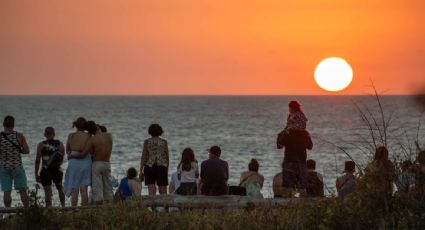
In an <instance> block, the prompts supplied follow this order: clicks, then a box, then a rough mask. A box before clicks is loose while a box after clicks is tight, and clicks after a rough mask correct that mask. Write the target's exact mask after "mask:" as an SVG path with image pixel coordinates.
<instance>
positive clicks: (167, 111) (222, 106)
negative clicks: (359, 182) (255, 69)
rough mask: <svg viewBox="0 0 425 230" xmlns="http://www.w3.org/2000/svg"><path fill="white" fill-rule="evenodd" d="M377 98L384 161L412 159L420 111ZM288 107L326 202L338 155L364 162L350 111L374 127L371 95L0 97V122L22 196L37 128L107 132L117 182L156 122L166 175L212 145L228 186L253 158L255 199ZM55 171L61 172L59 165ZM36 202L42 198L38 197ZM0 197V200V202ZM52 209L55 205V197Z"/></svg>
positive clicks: (365, 133)
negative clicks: (309, 139) (257, 177)
mask: <svg viewBox="0 0 425 230" xmlns="http://www.w3.org/2000/svg"><path fill="white" fill-rule="evenodd" d="M381 99H382V104H383V108H384V114H385V116H386V117H387V118H390V117H391V118H392V119H391V123H390V126H389V127H388V145H389V146H390V151H391V153H390V154H391V156H392V157H393V158H400V157H414V151H415V150H414V144H413V141H414V140H415V139H416V138H417V136H418V139H419V140H421V141H422V144H423V143H424V142H425V138H424V136H425V132H424V129H422V128H419V129H418V125H419V124H420V122H419V121H420V120H421V114H422V113H421V109H420V108H419V107H417V106H416V105H415V104H414V100H413V98H412V97H410V96H383V97H382V98H381ZM290 100H298V101H299V102H300V103H301V104H302V107H303V109H304V112H305V114H306V115H307V117H308V119H309V121H308V125H307V129H308V131H309V132H310V133H311V134H312V136H313V142H314V147H313V150H311V151H309V152H308V158H310V159H314V160H316V167H317V171H318V172H320V173H322V174H323V176H324V180H325V184H326V189H325V190H326V194H327V195H332V194H334V192H335V179H336V177H337V176H338V175H340V174H341V172H342V170H343V165H344V161H345V160H349V157H348V156H347V154H346V153H348V154H349V155H350V156H352V157H353V158H354V159H355V160H356V161H357V162H358V163H359V164H360V165H361V167H364V166H365V164H366V163H367V161H368V160H369V159H370V157H371V156H372V155H371V154H372V151H371V150H370V147H369V145H368V142H369V141H370V140H371V139H372V138H371V137H370V135H369V130H368V129H367V128H366V129H365V125H364V124H365V123H364V121H363V120H362V117H361V116H360V113H359V112H358V110H357V109H356V105H360V106H367V107H368V108H369V109H370V110H371V111H370V112H371V113H372V114H375V115H376V117H377V118H379V119H377V120H376V122H377V123H378V124H382V121H381V119H380V117H379V110H378V106H377V103H376V100H375V99H374V98H373V97H371V96H1V97H0V117H1V119H3V117H4V116H6V115H12V116H14V117H15V119H16V128H15V129H16V130H17V131H19V132H22V133H23V134H24V135H25V137H26V139H27V142H28V144H29V146H30V150H31V152H30V154H29V155H23V156H22V159H23V164H24V168H25V170H26V173H27V178H28V185H29V187H30V189H34V187H35V184H36V182H35V178H34V161H35V153H36V147H37V144H38V143H39V142H40V141H42V140H43V132H44V128H45V127H47V126H53V127H54V128H55V129H56V138H57V139H59V140H61V141H63V142H64V143H65V142H66V138H67V136H68V134H69V133H71V132H73V131H74V130H73V129H72V128H71V125H72V122H73V121H74V120H75V119H76V118H77V117H79V116H82V117H85V118H86V119H88V120H94V121H95V122H96V123H99V124H102V125H105V126H106V127H107V128H108V131H109V132H110V133H112V135H113V139H114V147H113V153H112V158H111V165H112V175H113V176H115V177H116V178H118V179H120V178H122V177H124V176H125V172H126V170H127V169H128V168H129V167H135V168H136V169H138V168H139V163H140V156H141V151H142V144H143V140H144V139H146V138H148V137H149V135H148V132H147V129H148V127H149V125H150V124H152V123H158V124H160V125H161V126H162V127H163V129H164V131H165V132H164V134H163V137H164V138H166V139H167V140H168V142H169V148H170V167H169V173H170V174H171V173H172V172H173V171H175V170H176V166H177V164H178V162H179V160H180V155H181V152H182V150H183V149H184V148H185V147H191V148H192V149H194V151H195V154H196V158H197V160H198V161H199V162H201V161H203V160H205V159H207V157H208V154H207V149H208V148H209V147H210V146H212V145H219V146H221V148H222V159H224V160H226V161H228V163H229V166H230V180H229V184H230V185H237V184H239V177H240V174H241V173H242V172H243V171H245V170H247V169H248V162H249V161H250V159H251V158H256V159H257V160H258V161H259V163H260V170H259V171H260V173H261V174H263V175H264V177H265V184H264V188H263V190H262V192H263V194H264V196H265V197H272V185H271V182H272V179H273V176H274V175H275V174H276V173H278V172H279V171H280V170H281V161H282V158H283V151H282V150H278V149H276V135H277V133H279V131H281V130H282V129H283V128H284V126H285V122H286V116H287V113H288V108H287V104H288V102H289V101H290ZM422 122H423V119H422ZM376 132H377V131H376V130H375V133H376ZM377 142H380V141H379V140H378V141H377ZM368 147H369V148H368ZM409 148H411V149H409ZM368 149H369V150H370V151H369V150H368ZM344 152H346V153H344ZM62 168H63V170H64V171H65V170H66V168H67V162H66V160H65V162H64V164H63V166H62ZM142 191H143V194H147V187H146V186H144V185H143V189H142ZM40 195H41V196H44V194H43V192H42V191H41V194H40ZM2 197H3V194H2V193H1V194H0V200H2V199H3V198H2ZM18 197H19V196H18V194H17V193H16V192H13V200H14V201H13V204H12V205H17V204H18V203H20V202H19V198H18ZM54 202H55V204H58V198H57V195H56V193H54ZM67 202H68V204H69V201H67ZM0 206H3V204H1V205H0Z"/></svg>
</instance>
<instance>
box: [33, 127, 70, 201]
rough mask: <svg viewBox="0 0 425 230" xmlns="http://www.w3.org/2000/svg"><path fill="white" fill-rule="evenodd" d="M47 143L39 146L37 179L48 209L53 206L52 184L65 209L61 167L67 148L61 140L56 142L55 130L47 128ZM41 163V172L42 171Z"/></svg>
mask: <svg viewBox="0 0 425 230" xmlns="http://www.w3.org/2000/svg"><path fill="white" fill-rule="evenodd" d="M44 136H45V137H46V140H45V141H42V142H40V143H39V144H38V146H37V156H36V158H35V179H36V181H37V182H39V183H41V185H42V186H43V189H44V196H45V197H44V200H45V203H46V207H51V206H52V182H53V183H54V184H55V187H56V189H57V191H58V195H59V200H60V203H61V206H62V207H65V193H64V191H63V186H62V178H63V172H62V169H61V165H62V162H63V158H64V155H65V147H64V145H63V143H62V142H61V141H59V140H55V139H54V138H55V129H54V128H53V127H47V128H46V129H45V130H44ZM40 162H41V171H40Z"/></svg>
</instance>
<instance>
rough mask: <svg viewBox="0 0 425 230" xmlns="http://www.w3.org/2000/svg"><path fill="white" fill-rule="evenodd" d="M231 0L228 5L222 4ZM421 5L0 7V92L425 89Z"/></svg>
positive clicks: (100, 0)
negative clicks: (338, 83) (329, 72)
mask: <svg viewBox="0 0 425 230" xmlns="http://www.w3.org/2000/svg"><path fill="white" fill-rule="evenodd" d="M230 2H231V3H230ZM424 22H425V1H423V0H393V1H392V0H386V1H383V0H380V1H378V0H344V1H341V0H322V1H320V0H292V1H287V0H286V1H285V0H258V1H247V0H233V1H228V0H211V1H201V0H174V1H172V0H149V1H146V0H139V1H129V0H123V1H115V0H114V1H109V0H108V1H107V0H96V1H94V0H90V1H87V0H72V1H65V0H61V1H56V0H51V1H42V0H38V1H37V0H28V1H23V0H21V1H16V0H1V1H0V94H327V93H326V92H325V91H323V90H321V89H320V88H319V87H318V86H317V85H316V83H315V82H314V78H313V71H314V68H315V66H316V65H317V64H318V62H319V61H320V60H321V59H323V58H325V57H328V56H340V57H343V58H345V59H346V60H347V61H348V62H349V63H350V64H351V65H352V67H353V70H354V81H353V83H352V84H351V85H350V86H349V87H348V88H347V89H346V90H344V91H342V92H341V93H340V94H363V93H369V92H370V88H369V87H368V86H369V85H370V79H373V80H374V82H375V84H376V85H377V87H378V88H379V89H380V90H381V91H385V92H386V93H388V94H408V93H412V92H413V89H414V88H415V87H416V86H418V85H419V84H422V85H425V76H424V75H425V24H424Z"/></svg>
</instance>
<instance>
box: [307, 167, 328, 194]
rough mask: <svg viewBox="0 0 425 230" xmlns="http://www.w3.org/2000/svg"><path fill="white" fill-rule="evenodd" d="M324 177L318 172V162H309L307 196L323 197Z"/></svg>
mask: <svg viewBox="0 0 425 230" xmlns="http://www.w3.org/2000/svg"><path fill="white" fill-rule="evenodd" d="M324 195H325V193H324V190H323V176H322V175H321V174H320V173H318V172H316V161H314V160H311V159H310V160H307V196H310V197H323V196H324Z"/></svg>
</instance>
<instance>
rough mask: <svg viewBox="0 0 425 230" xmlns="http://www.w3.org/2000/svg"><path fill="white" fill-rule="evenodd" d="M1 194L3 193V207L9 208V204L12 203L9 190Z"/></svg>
mask: <svg viewBox="0 0 425 230" xmlns="http://www.w3.org/2000/svg"><path fill="white" fill-rule="evenodd" d="M3 195H4V196H3V203H4V207H6V208H10V206H11V205H12V196H11V192H4V193H3Z"/></svg>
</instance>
